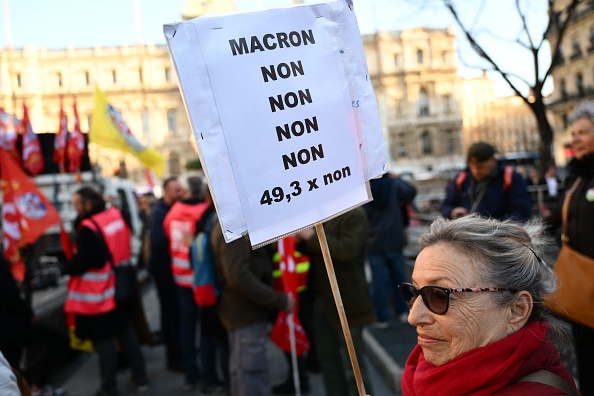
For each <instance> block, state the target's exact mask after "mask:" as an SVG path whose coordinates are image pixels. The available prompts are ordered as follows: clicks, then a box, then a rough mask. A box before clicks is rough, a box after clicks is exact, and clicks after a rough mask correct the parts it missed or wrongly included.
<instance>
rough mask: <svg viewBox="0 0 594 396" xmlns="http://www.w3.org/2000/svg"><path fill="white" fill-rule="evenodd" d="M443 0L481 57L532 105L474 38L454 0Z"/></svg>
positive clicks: (517, 93) (518, 94)
mask: <svg viewBox="0 0 594 396" xmlns="http://www.w3.org/2000/svg"><path fill="white" fill-rule="evenodd" d="M443 2H444V5H445V6H446V8H447V9H448V10H450V13H451V14H452V16H453V17H454V20H455V21H456V23H457V24H458V26H459V27H460V29H462V32H463V33H464V35H465V36H466V39H467V40H468V42H469V43H470V45H471V46H472V49H473V50H474V51H475V52H476V53H477V54H478V55H479V56H480V57H481V58H483V59H485V60H486V61H487V62H489V63H490V64H491V66H493V68H494V69H495V70H496V71H497V72H498V73H499V74H500V75H501V77H503V79H504V80H505V81H506V82H507V84H508V85H509V86H510V88H511V89H512V90H513V91H514V92H515V94H516V95H517V96H519V97H520V98H522V100H523V101H524V102H525V103H526V104H527V105H528V106H531V103H530V102H529V101H528V99H527V98H526V97H524V95H522V93H521V92H520V90H519V89H518V88H517V87H516V86H515V84H514V83H513V82H512V81H510V79H509V78H508V74H507V73H506V72H504V71H503V70H501V69H500V68H499V65H497V63H495V61H494V60H493V59H492V58H491V57H490V56H489V55H488V54H487V53H486V52H485V50H483V48H482V47H481V46H480V45H479V43H477V42H476V40H475V39H474V37H473V36H472V34H471V33H470V32H469V31H468V29H466V27H465V26H464V24H463V23H462V21H461V20H460V17H459V16H458V13H457V12H456V9H455V8H454V5H453V4H452V1H451V0H443ZM528 86H530V87H531V85H530V84H528Z"/></svg>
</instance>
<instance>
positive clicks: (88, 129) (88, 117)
mask: <svg viewBox="0 0 594 396" xmlns="http://www.w3.org/2000/svg"><path fill="white" fill-rule="evenodd" d="M90 130H91V115H90V114H87V131H90Z"/></svg>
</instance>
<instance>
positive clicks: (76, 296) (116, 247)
mask: <svg viewBox="0 0 594 396" xmlns="http://www.w3.org/2000/svg"><path fill="white" fill-rule="evenodd" d="M81 227H87V228H89V229H91V230H92V231H94V232H96V233H100V234H101V235H102V237H103V239H104V240H105V244H106V245H107V248H108V250H109V252H110V253H111V256H112V257H113V262H114V264H115V265H116V266H117V265H126V264H129V263H130V258H131V256H132V249H131V246H130V244H131V232H130V229H129V228H128V225H127V224H126V222H125V221H124V218H123V217H122V214H121V213H120V211H119V210H117V209H115V208H109V209H107V210H104V211H103V212H100V213H97V214H95V215H93V216H91V218H89V219H85V220H83V221H82V223H81ZM115 308H116V303H115V274H114V271H113V269H112V268H111V262H110V260H109V259H108V260H106V261H105V264H104V265H103V267H101V268H99V269H90V270H88V271H87V272H85V273H84V274H82V275H73V276H71V277H70V281H69V282H68V294H67V295H66V302H65V304H64V311H65V312H67V313H75V314H82V315H99V314H102V313H106V312H110V311H113V310H114V309H115Z"/></svg>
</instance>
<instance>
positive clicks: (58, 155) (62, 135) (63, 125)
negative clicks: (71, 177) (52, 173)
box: [54, 100, 68, 173]
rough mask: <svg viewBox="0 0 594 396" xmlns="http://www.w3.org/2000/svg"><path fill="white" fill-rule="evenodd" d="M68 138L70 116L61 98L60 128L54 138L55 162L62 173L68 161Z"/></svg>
mask: <svg viewBox="0 0 594 396" xmlns="http://www.w3.org/2000/svg"><path fill="white" fill-rule="evenodd" d="M67 139H68V117H66V113H64V107H63V105H62V100H60V128H59V129H58V133H57V134H56V139H55V140H54V162H55V163H56V165H58V169H59V170H60V173H63V172H64V171H65V170H66V168H65V163H66V141H67Z"/></svg>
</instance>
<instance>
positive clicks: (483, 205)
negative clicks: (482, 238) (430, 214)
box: [441, 142, 532, 221]
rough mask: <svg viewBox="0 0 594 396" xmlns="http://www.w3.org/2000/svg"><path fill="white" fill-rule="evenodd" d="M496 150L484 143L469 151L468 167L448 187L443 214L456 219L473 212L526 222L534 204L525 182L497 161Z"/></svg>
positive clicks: (472, 147) (500, 218)
mask: <svg viewBox="0 0 594 396" xmlns="http://www.w3.org/2000/svg"><path fill="white" fill-rule="evenodd" d="M495 153H496V150H495V147H493V146H492V145H490V144H488V143H485V142H478V143H474V144H473V145H472V146H470V148H469V149H468V157H467V164H468V167H467V168H466V169H465V170H463V171H461V172H460V173H458V175H456V177H455V178H454V179H453V180H452V181H451V182H450V183H449V184H448V187H447V191H446V197H445V200H444V202H443V203H442V206H441V214H442V215H443V217H445V218H447V219H456V218H458V217H462V216H465V215H467V214H470V213H478V214H480V215H481V216H486V217H490V218H494V219H497V220H506V219H512V220H516V221H526V220H528V219H529V218H530V216H531V213H532V212H531V201H530V195H529V194H528V190H527V189H526V181H525V180H524V178H523V177H522V176H521V175H520V174H519V173H518V172H516V171H514V170H513V169H512V168H510V167H506V166H505V165H504V164H503V163H501V162H498V161H497V159H496V158H495Z"/></svg>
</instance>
